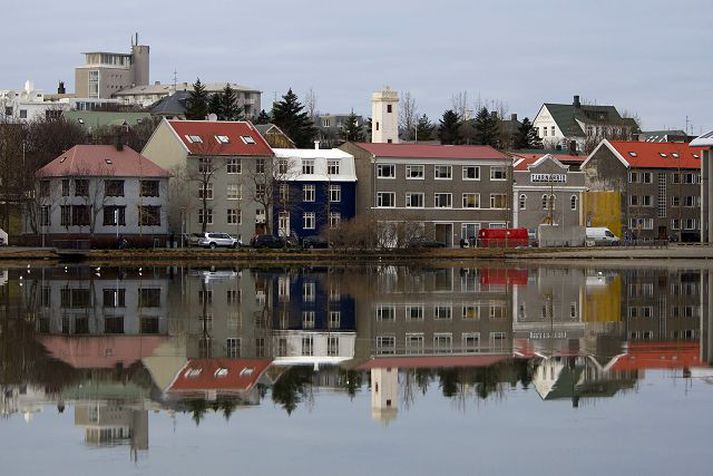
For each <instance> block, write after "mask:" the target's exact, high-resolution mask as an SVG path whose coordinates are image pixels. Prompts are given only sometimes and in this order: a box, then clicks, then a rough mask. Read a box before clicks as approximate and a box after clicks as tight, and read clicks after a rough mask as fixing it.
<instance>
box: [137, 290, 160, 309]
mask: <svg viewBox="0 0 713 476" xmlns="http://www.w3.org/2000/svg"><path fill="white" fill-rule="evenodd" d="M139 307H161V289H160V288H140V289H139Z"/></svg>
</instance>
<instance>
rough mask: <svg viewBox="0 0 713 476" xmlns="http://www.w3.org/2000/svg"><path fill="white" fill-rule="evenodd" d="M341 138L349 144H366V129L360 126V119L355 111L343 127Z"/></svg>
mask: <svg viewBox="0 0 713 476" xmlns="http://www.w3.org/2000/svg"><path fill="white" fill-rule="evenodd" d="M341 136H342V139H343V140H344V141H347V142H364V129H363V127H362V126H361V125H360V124H359V118H358V117H357V115H356V114H354V111H352V112H351V113H350V114H349V115H348V116H347V119H346V121H345V122H344V125H343V126H342V130H341Z"/></svg>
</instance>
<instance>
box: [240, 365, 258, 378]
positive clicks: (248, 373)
mask: <svg viewBox="0 0 713 476" xmlns="http://www.w3.org/2000/svg"><path fill="white" fill-rule="evenodd" d="M253 370H255V369H254V368H252V367H246V368H244V369H243V370H241V371H240V376H241V377H250V376H251V375H252V374H253Z"/></svg>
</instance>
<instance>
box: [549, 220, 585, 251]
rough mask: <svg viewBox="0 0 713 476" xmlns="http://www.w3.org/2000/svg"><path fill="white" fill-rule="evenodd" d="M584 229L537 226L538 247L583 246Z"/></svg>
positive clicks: (577, 227)
mask: <svg viewBox="0 0 713 476" xmlns="http://www.w3.org/2000/svg"><path fill="white" fill-rule="evenodd" d="M585 232H586V230H585V227H583V226H571V225H570V226H562V225H539V226H538V227H537V241H538V244H539V246H540V247H542V248H546V247H550V246H584V240H585V234H586V233H585Z"/></svg>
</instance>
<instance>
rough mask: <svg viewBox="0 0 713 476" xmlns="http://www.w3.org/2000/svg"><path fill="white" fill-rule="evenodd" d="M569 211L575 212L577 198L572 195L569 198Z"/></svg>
mask: <svg viewBox="0 0 713 476" xmlns="http://www.w3.org/2000/svg"><path fill="white" fill-rule="evenodd" d="M569 209H570V210H576V209H577V196H576V195H572V196H571V197H569Z"/></svg>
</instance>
